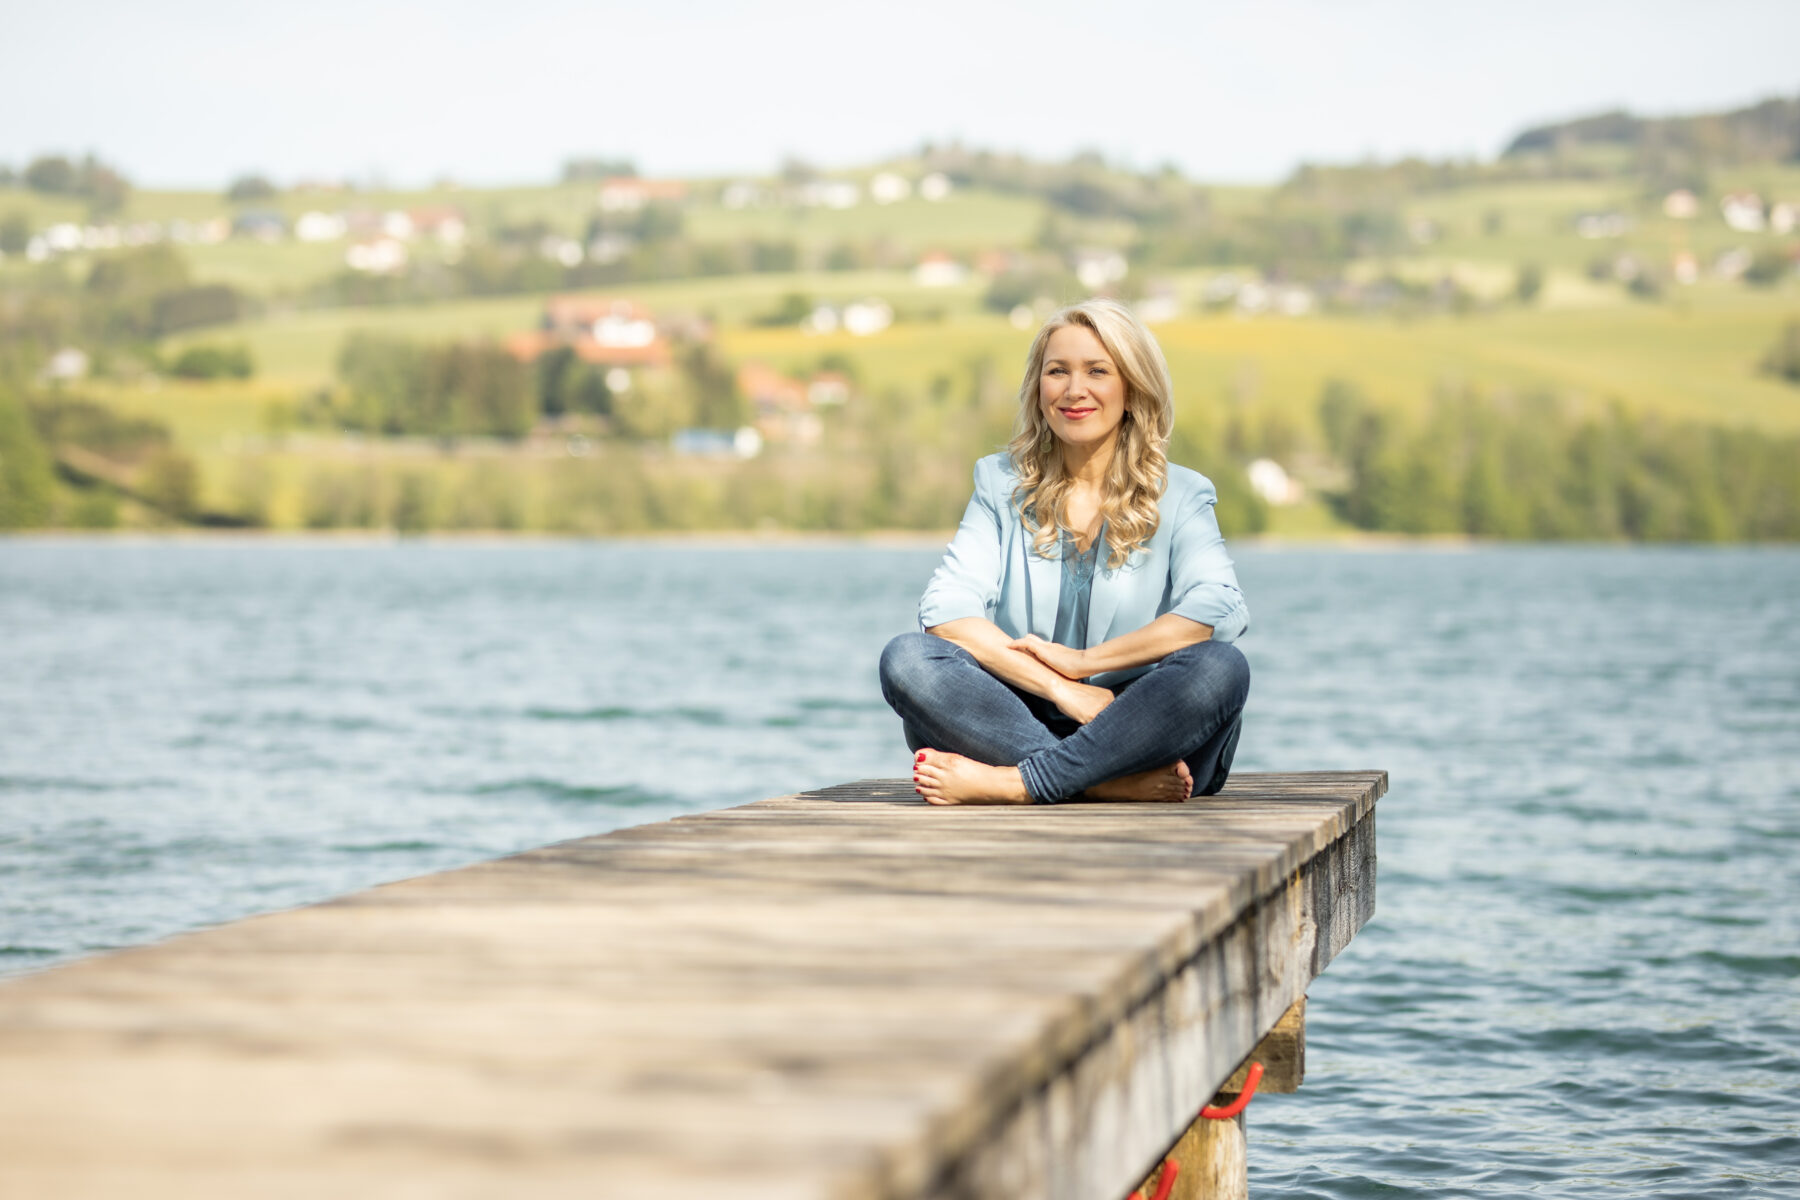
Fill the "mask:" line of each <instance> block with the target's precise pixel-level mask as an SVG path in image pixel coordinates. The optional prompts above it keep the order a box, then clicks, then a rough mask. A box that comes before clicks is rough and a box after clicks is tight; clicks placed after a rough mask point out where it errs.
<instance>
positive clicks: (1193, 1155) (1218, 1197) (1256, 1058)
mask: <svg viewBox="0 0 1800 1200" xmlns="http://www.w3.org/2000/svg"><path fill="white" fill-rule="evenodd" d="M1253 1062H1254V1063H1261V1064H1262V1066H1263V1076H1262V1080H1261V1082H1260V1083H1258V1085H1257V1091H1258V1092H1259V1093H1261V1092H1294V1091H1298V1090H1299V1088H1300V1081H1301V1080H1302V1079H1303V1078H1304V1077H1305V1075H1306V997H1305V996H1302V997H1300V999H1298V1000H1296V1001H1294V1003H1293V1004H1292V1005H1291V1006H1289V1008H1288V1010H1287V1011H1286V1012H1284V1013H1282V1014H1281V1019H1280V1020H1278V1021H1276V1022H1275V1027H1274V1028H1273V1029H1271V1030H1269V1032H1268V1033H1267V1034H1265V1035H1264V1036H1263V1039H1262V1041H1260V1042H1258V1043H1257V1044H1256V1049H1255V1050H1253V1051H1251V1053H1250V1057H1249V1058H1247V1059H1245V1060H1244V1062H1243V1065H1242V1066H1240V1067H1238V1069H1237V1071H1236V1072H1234V1073H1233V1074H1232V1076H1231V1078H1230V1079H1228V1080H1226V1081H1225V1086H1224V1087H1223V1088H1221V1089H1219V1094H1218V1095H1217V1096H1215V1097H1213V1100H1212V1103H1213V1104H1214V1105H1217V1106H1218V1107H1220V1108H1225V1107H1229V1106H1230V1104H1231V1103H1232V1102H1233V1101H1234V1100H1236V1099H1237V1098H1238V1095H1239V1094H1240V1093H1241V1092H1242V1091H1243V1089H1244V1086H1245V1078H1246V1075H1247V1073H1248V1071H1249V1069H1250V1064H1251V1063H1253ZM1246 1111H1247V1110H1246ZM1245 1115H1246V1114H1245V1113H1239V1114H1238V1115H1237V1116H1235V1117H1230V1118H1227V1119H1225V1120H1217V1119H1214V1118H1212V1117H1197V1118H1195V1120H1194V1123H1193V1124H1192V1125H1190V1126H1188V1130H1187V1132H1186V1133H1184V1134H1182V1135H1181V1140H1180V1141H1179V1142H1176V1143H1175V1148H1174V1149H1173V1150H1171V1151H1169V1158H1170V1159H1171V1160H1173V1161H1174V1163H1175V1165H1176V1174H1175V1186H1174V1188H1173V1189H1171V1190H1170V1192H1169V1195H1168V1200H1249V1197H1250V1166H1249V1159H1248V1157H1247V1152H1246V1143H1245V1129H1244V1117H1245ZM1166 1169H1167V1168H1166V1167H1158V1168H1157V1169H1156V1170H1155V1171H1153V1172H1151V1175H1150V1178H1148V1179H1146V1180H1145V1181H1144V1184H1143V1186H1142V1187H1140V1188H1138V1189H1137V1192H1136V1193H1135V1194H1136V1195H1139V1196H1154V1195H1156V1194H1157V1193H1158V1191H1160V1190H1161V1183H1162V1173H1163V1171H1164V1170H1166Z"/></svg>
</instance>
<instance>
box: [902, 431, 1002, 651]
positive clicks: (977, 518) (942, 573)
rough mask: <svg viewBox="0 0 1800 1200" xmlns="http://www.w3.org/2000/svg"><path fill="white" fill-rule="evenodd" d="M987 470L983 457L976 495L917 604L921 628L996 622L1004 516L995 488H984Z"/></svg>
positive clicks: (976, 469)
mask: <svg viewBox="0 0 1800 1200" xmlns="http://www.w3.org/2000/svg"><path fill="white" fill-rule="evenodd" d="M987 469H991V468H989V466H988V463H987V461H986V460H985V459H984V460H983V461H982V462H979V463H977V464H975V494H974V495H973V496H971V497H970V498H969V507H968V508H967V509H966V510H965V511H964V512H963V518H962V524H960V525H958V526H957V527H956V536H955V537H954V538H952V539H951V541H950V546H949V548H948V549H946V550H945V551H944V561H943V562H941V563H939V564H938V569H937V570H936V571H934V572H933V573H932V576H931V582H930V583H928V584H926V585H925V595H924V597H923V598H922V599H921V600H920V601H919V628H920V629H930V628H931V627H932V626H934V625H942V624H943V623H944V622H946V621H955V620H958V619H960V618H962V617H988V618H992V616H993V614H994V610H995V608H997V607H998V605H999V603H1000V514H999V513H998V512H997V511H996V510H995V507H994V501H993V499H992V496H991V495H990V493H991V491H992V488H991V487H984V486H983V482H984V481H983V479H982V474H983V471H984V470H987Z"/></svg>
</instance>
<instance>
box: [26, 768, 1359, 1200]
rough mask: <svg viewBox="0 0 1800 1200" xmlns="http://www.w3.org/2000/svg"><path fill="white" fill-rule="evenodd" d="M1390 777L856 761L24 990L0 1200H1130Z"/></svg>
mask: <svg viewBox="0 0 1800 1200" xmlns="http://www.w3.org/2000/svg"><path fill="white" fill-rule="evenodd" d="M1386 786H1387V777H1386V775H1385V774H1384V773H1382V772H1373V771H1371V772H1354V773H1331V774H1323V773H1320V774H1295V775H1243V776H1238V777H1236V778H1234V779H1233V780H1232V782H1231V784H1230V785H1229V786H1228V787H1227V788H1226V790H1225V791H1224V792H1223V793H1221V794H1220V795H1218V796H1216V797H1212V798H1209V799H1205V800H1195V801H1192V802H1190V803H1187V804H1182V805H1152V804H1129V805H1127V804H1069V805H1060V806H1056V807H1050V808H1045V807H1036V808H932V807H929V806H926V805H925V804H923V803H922V802H921V801H919V799H918V798H917V797H916V796H915V795H914V794H913V792H912V788H911V785H910V783H908V782H906V781H903V780H877V781H869V782H864V783H857V784H847V785H844V786H841V787H835V788H830V789H827V790H824V791H819V792H810V793H805V794H801V795H795V796H784V797H780V798H778V799H773V800H764V801H761V802H760V803H756V804H751V805H747V806H745V807H742V808H733V809H725V810H722V811H718V812H711V813H705V814H702V815H697V816H692V817H683V818H680V819H677V820H674V821H667V822H664V823H661V824H657V825H648V826H642V827H639V828H634V829H626V830H621V831H619V832H616V833H611V834H606V835H604V836H600V837H592V838H586V839H582V840H578V841H572V842H565V843H561V844H558V845H554V846H548V847H545V848H543V849H540V850H533V851H530V852H527V853H524V854H519V855H515V856H513V857H510V858H504V859H499V860H496V861H493V862H487V863H481V864H478V865H476V866H471V867H465V868H462V869H459V870H454V871H447V872H444V873H441V874H437V875H428V876H424V877H421V878H418V879H411V880H406V881H404V882H401V883H394V884H389V885H386V886H383V887H377V888H373V889H370V890H368V891H365V892H360V893H357V894H355V895H352V896H347V897H344V898H342V899H339V900H334V901H331V902H329V903H325V904H319V905H314V906H311V907H307V908H302V909H296V910H293V911H290V912H282V913H275V914H271V915H268V916H261V917H254V918H250V919H248V920H243V921H238V922H234V923H232V924H229V925H224V926H220V927H217V928H213V929H208V930H204V931H201V932H197V933H192V934H187V935H183V936H180V937H176V938H173V939H170V940H168V941H166V942H163V943H160V944H158V945H154V946H147V947H143V948H139V949H132V950H126V951H121V952H118V953H113V954H108V955H104V956H100V957H96V958H92V959H88V960H85V961H81V962H76V963H71V964H69V965H66V966H61V967H56V968H52V969H50V970H46V971H43V972H40V973H38V974H35V975H27V976H22V977H19V978H15V979H11V980H7V981H3V982H0V1196H4V1197H8V1198H11V1197H19V1198H20V1200H27V1198H29V1200H37V1198H40V1197H44V1198H49V1197H98V1196H106V1197H125V1196H129V1197H150V1198H155V1197H181V1198H182V1200H196V1198H202V1197H205V1198H210V1197H231V1198H233V1200H241V1198H244V1197H264V1196H279V1197H325V1196H345V1197H358V1198H359V1200H361V1198H368V1197H395V1198H401V1197H404V1198H408V1200H411V1198H426V1197H430V1198H438V1197H496V1198H507V1200H512V1198H520V1197H551V1196H557V1197H560V1196H570V1197H583V1198H584V1200H586V1198H593V1197H634V1198H635V1197H643V1198H648V1197H656V1198H657V1200H687V1198H690V1197H691V1198H693V1200H702V1198H704V1200H764V1198H767V1200H776V1198H781V1200H794V1198H814V1197H817V1198H820V1200H825V1198H832V1200H923V1198H926V1197H957V1198H962V1197H967V1198H969V1200H976V1198H979V1200H1002V1198H1006V1197H1050V1198H1056V1200H1064V1198H1067V1200H1121V1198H1122V1197H1124V1196H1125V1195H1126V1193H1127V1192H1128V1191H1129V1190H1130V1189H1131V1188H1132V1187H1133V1186H1135V1185H1136V1184H1138V1183H1139V1182H1140V1181H1142V1180H1143V1179H1144V1178H1145V1176H1146V1174H1147V1173H1148V1172H1149V1171H1150V1170H1151V1168H1152V1167H1154V1166H1155V1165H1156V1164H1157V1163H1158V1162H1159V1161H1161V1159H1162V1156H1163V1155H1164V1154H1165V1152H1167V1151H1168V1150H1169V1148H1170V1147H1171V1146H1172V1145H1174V1144H1175V1143H1176V1141H1177V1139H1179V1138H1181V1136H1182V1133H1183V1131H1184V1130H1186V1129H1187V1128H1188V1126H1189V1124H1190V1123H1191V1122H1193V1121H1194V1118H1195V1115H1196V1113H1197V1111H1198V1110H1199V1108H1200V1107H1201V1105H1203V1104H1205V1103H1206V1102H1207V1101H1208V1100H1209V1099H1212V1098H1213V1097H1214V1094H1215V1093H1216V1092H1218V1090H1219V1089H1220V1087H1221V1085H1223V1084H1224V1083H1225V1082H1226V1081H1227V1080H1228V1078H1229V1077H1231V1076H1232V1074H1233V1072H1234V1071H1236V1070H1237V1068H1238V1067H1239V1066H1240V1064H1242V1063H1243V1062H1244V1060H1245V1059H1246V1056H1248V1055H1250V1054H1251V1052H1252V1051H1253V1050H1254V1049H1255V1048H1256V1047H1257V1045H1258V1043H1259V1041H1261V1040H1262V1039H1263V1038H1264V1036H1265V1035H1266V1034H1268V1033H1269V1032H1270V1031H1271V1029H1273V1028H1274V1026H1275V1024H1276V1022H1277V1021H1278V1020H1279V1019H1280V1018H1281V1017H1282V1016H1283V1014H1284V1012H1288V1010H1289V1009H1290V1007H1291V1006H1293V1005H1295V1003H1296V1002H1297V1001H1299V1000H1300V999H1301V998H1302V996H1303V995H1304V993H1305V991H1306V988H1307V985H1308V984H1309V982H1310V981H1311V980H1312V978H1313V977H1314V976H1315V975H1316V974H1318V972H1320V971H1321V970H1323V969H1324V967H1325V965H1326V964H1327V963H1329V962H1330V961H1331V959H1332V957H1333V956H1334V955H1336V954H1337V952H1338V951H1339V950H1341V949H1343V947H1344V946H1345V944H1347V943H1348V942H1349V941H1350V939H1351V937H1352V936H1353V935H1354V934H1355V932H1356V931H1357V929H1358V928H1360V927H1361V925H1362V924H1363V922H1364V921H1366V920H1367V919H1368V917H1369V915H1370V914H1371V912H1372V911H1373V909H1374V900H1375V821H1374V805H1375V800H1376V798H1377V797H1379V796H1380V795H1381V794H1382V793H1383V792H1384V791H1385V790H1386ZM1295 1011H1296V1012H1297V1011H1298V1010H1297V1009H1296V1010H1295ZM1290 1021H1291V1017H1290ZM1277 1103H1278V1101H1277ZM1256 1111H1257V1110H1256V1108H1255V1107H1252V1108H1251V1109H1250V1114H1251V1115H1254V1114H1255V1112H1256ZM1225 1124H1228V1125H1229V1124H1232V1123H1231V1122H1225ZM1240 1145H1241V1143H1240ZM1193 1174H1194V1173H1193V1172H1189V1179H1188V1180H1187V1184H1186V1185H1184V1188H1185V1187H1186V1186H1187V1185H1191V1184H1192V1183H1193V1182H1194V1179H1193ZM1183 1190H1184V1189H1178V1190H1177V1193H1176V1195H1177V1196H1178V1197H1179V1196H1180V1195H1182V1194H1183Z"/></svg>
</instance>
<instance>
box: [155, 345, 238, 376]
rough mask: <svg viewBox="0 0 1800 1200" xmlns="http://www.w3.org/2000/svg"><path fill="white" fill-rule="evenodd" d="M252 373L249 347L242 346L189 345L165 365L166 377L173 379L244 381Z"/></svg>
mask: <svg viewBox="0 0 1800 1200" xmlns="http://www.w3.org/2000/svg"><path fill="white" fill-rule="evenodd" d="M255 372H256V366H255V363H254V362H253V361H252V360H251V358H250V348H249V347H248V346H245V345H243V344H242V343H240V344H238V345H235V346H213V345H206V344H204V343H203V344H200V345H195V346H189V347H188V348H187V349H185V350H183V351H182V352H181V353H180V354H179V355H177V356H176V358H175V361H174V362H173V363H170V364H169V374H171V375H173V376H175V377H176V378H177V379H248V378H250V376H251V375H253V374H255Z"/></svg>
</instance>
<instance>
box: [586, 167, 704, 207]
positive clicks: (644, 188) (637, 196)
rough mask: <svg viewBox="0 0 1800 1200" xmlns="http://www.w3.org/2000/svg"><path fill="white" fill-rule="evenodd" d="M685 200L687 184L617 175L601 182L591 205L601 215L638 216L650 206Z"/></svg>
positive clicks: (673, 180)
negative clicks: (598, 210) (630, 213)
mask: <svg viewBox="0 0 1800 1200" xmlns="http://www.w3.org/2000/svg"><path fill="white" fill-rule="evenodd" d="M686 199H687V184H685V183H683V182H681V180H679V179H639V178H637V177H636V176H631V175H619V176H615V177H613V178H611V179H602V180H601V181H600V190H599V191H598V192H597V193H596V194H595V196H594V202H595V203H596V204H598V205H599V206H600V211H601V212H609V213H623V212H637V211H638V210H639V209H641V208H644V207H646V206H648V205H650V204H654V203H657V202H662V203H666V204H680V203H681V202H682V201H683V200H686Z"/></svg>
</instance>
